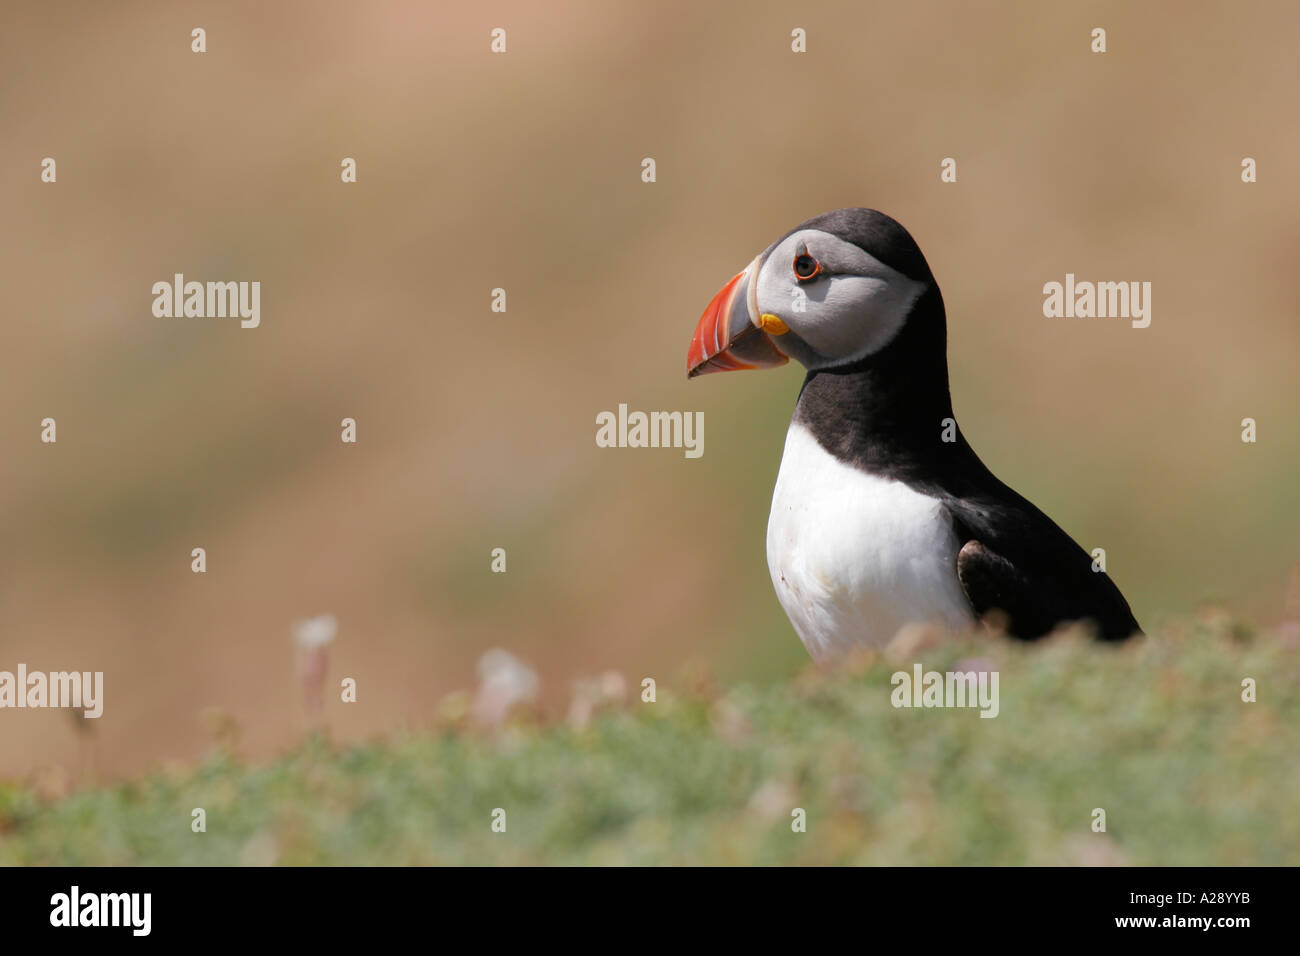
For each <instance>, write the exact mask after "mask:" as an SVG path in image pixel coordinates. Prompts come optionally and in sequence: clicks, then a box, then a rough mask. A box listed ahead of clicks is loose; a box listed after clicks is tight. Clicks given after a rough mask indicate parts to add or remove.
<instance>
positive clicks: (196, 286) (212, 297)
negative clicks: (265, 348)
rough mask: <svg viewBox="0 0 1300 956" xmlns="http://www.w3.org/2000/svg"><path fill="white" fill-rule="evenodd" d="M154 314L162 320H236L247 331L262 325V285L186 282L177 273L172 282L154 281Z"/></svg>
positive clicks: (181, 275) (255, 283) (250, 283)
mask: <svg viewBox="0 0 1300 956" xmlns="http://www.w3.org/2000/svg"><path fill="white" fill-rule="evenodd" d="M152 292H153V295H154V300H153V314H154V315H155V316H157V317H158V318H160V319H179V318H186V319H226V318H230V319H234V318H237V319H239V320H240V322H239V325H240V327H241V328H245V329H255V328H257V327H258V326H259V325H260V324H261V322H262V283H260V282H207V283H204V282H186V281H185V276H184V275H183V274H182V273H180V272H178V273H176V274H175V275H174V276H172V281H171V282H165V281H164V282H155V283H154V284H153V289H152Z"/></svg>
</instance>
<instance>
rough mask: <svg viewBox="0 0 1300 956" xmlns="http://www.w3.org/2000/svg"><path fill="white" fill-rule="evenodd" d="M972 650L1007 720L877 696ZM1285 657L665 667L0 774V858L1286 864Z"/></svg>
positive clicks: (1293, 769)
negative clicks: (798, 812)
mask: <svg viewBox="0 0 1300 956" xmlns="http://www.w3.org/2000/svg"><path fill="white" fill-rule="evenodd" d="M973 656H981V657H985V658H990V659H992V660H993V661H994V662H995V663H996V666H997V669H998V671H999V673H1000V698H1001V699H1000V704H1001V713H1000V715H999V716H998V717H997V718H996V719H991V720H990V719H981V718H980V717H979V716H978V712H977V711H975V710H937V709H935V710H917V709H894V708H893V707H892V706H891V704H890V675H891V674H892V673H893V672H894V671H896V670H900V669H902V670H910V669H911V665H912V662H913V661H914V660H919V661H921V662H922V663H923V664H924V666H925V668H926V669H935V670H945V669H948V668H949V667H950V665H952V664H954V663H956V662H958V661H961V660H962V659H964V658H970V657H973ZM1244 677H1253V678H1255V680H1256V681H1257V682H1258V697H1259V699H1258V702H1257V703H1244V702H1242V700H1241V680H1242V678H1244ZM1298 678H1300V660H1298V659H1297V654H1296V638H1295V637H1294V636H1291V637H1284V636H1282V635H1280V634H1250V633H1246V632H1244V631H1243V630H1242V629H1240V628H1234V627H1232V626H1231V625H1229V624H1228V623H1226V622H1224V621H1222V620H1203V621H1199V622H1194V623H1193V622H1184V623H1176V624H1171V625H1169V626H1166V627H1164V628H1162V629H1160V631H1159V633H1157V634H1156V635H1154V636H1151V637H1148V638H1147V639H1145V640H1142V641H1140V642H1136V643H1133V644H1131V645H1129V646H1126V647H1124V648H1118V649H1117V648H1111V647H1103V646H1098V645H1095V644H1091V643H1088V642H1086V641H1084V640H1081V639H1079V638H1078V637H1076V636H1072V635H1066V636H1063V637H1058V638H1054V639H1052V640H1050V641H1048V642H1045V643H1042V644H1039V645H1036V646H1025V645H1018V644H1014V643H1011V642H1006V641H1001V640H995V639H992V638H988V637H979V636H971V637H968V638H963V639H961V640H959V641H955V642H951V643H943V644H939V645H937V646H928V647H921V648H919V649H918V648H912V649H910V650H909V649H905V648H902V647H899V646H898V645H897V644H896V645H895V647H894V649H893V650H891V651H890V652H886V653H885V654H883V655H879V656H873V657H870V658H867V659H863V660H861V661H859V662H858V663H857V665H856V666H854V667H852V668H850V669H846V670H845V671H843V672H841V673H839V674H837V675H834V676H831V677H824V676H821V675H817V674H812V673H809V674H806V675H804V676H801V677H800V678H798V679H796V680H794V681H791V682H787V683H784V684H778V685H775V686H770V687H764V688H758V687H753V686H739V687H735V688H731V689H729V690H725V691H723V690H719V691H712V692H711V691H691V690H688V689H686V688H684V687H676V688H675V687H673V686H670V683H671V682H669V681H667V680H664V681H661V683H660V685H659V697H658V701H657V702H656V703H642V702H641V701H640V700H639V698H636V699H634V700H632V701H630V702H628V703H625V704H624V705H622V706H621V707H616V708H611V709H608V710H606V711H604V712H602V713H600V714H598V715H597V716H596V717H595V718H594V719H593V720H592V721H591V723H590V724H589V725H588V726H587V727H586V728H584V729H581V730H579V729H574V728H572V727H570V726H568V725H567V724H563V723H560V724H550V725H546V724H542V723H540V722H537V721H535V720H531V719H525V720H524V721H523V722H521V723H517V724H515V725H512V726H509V727H506V728H504V729H502V730H501V731H498V732H496V733H494V734H485V733H478V732H474V731H472V730H469V729H466V728H463V727H459V726H450V725H449V726H443V727H438V728H431V729H428V730H425V731H421V732H418V733H417V732H412V733H406V734H402V735H399V736H394V737H392V738H389V739H386V740H384V741H381V742H376V743H370V744H366V745H358V746H349V747H334V746H332V745H331V744H330V743H329V742H328V741H327V740H325V739H324V738H322V737H314V738H312V739H310V740H308V741H306V742H305V743H304V744H303V745H302V746H301V747H300V748H299V749H297V750H295V751H294V752H292V753H288V754H286V755H284V756H283V757H281V758H279V759H276V760H274V761H272V762H271V763H269V764H265V765H257V766H247V765H244V764H243V763H241V762H240V761H238V760H237V759H235V758H234V757H232V756H231V755H229V754H226V753H223V752H220V751H218V752H214V753H213V754H212V755H211V756H210V757H209V758H208V759H207V760H206V761H205V762H204V763H203V764H202V765H200V766H198V767H195V768H192V769H187V770H172V771H169V772H165V773H164V772H159V773H156V774H153V775H151V776H148V777H147V778H144V779H141V780H139V781H135V782H130V783H125V784H119V785H113V786H105V787H102V788H90V789H84V790H80V791H77V792H74V793H72V794H70V795H68V796H66V797H64V798H63V799H60V800H57V801H54V802H48V803H47V802H44V801H43V800H42V798H41V797H40V796H39V795H38V794H37V792H36V791H35V790H33V789H32V788H30V787H28V786H25V785H18V784H12V783H11V784H0V863H3V864H11V865H12V864H181V865H189V864H239V863H246V864H247V863H266V862H279V863H282V864H508V863H526V864H612V863H646V864H665V863H675V864H695V863H721V864H749V863H757V864H777V863H801V864H815V863H853V864H1048V865H1052V864H1091V863H1133V864H1297V863H1300V757H1298V755H1300V694H1297V692H1296V688H1297V686H1300V681H1298ZM796 806H797V807H802V808H803V809H804V810H805V811H806V812H807V832H804V833H796V832H793V831H792V829H791V825H790V823H791V817H790V811H791V809H792V808H794V807H796ZM195 807H203V808H204V809H205V810H206V812H207V832H205V833H193V832H191V829H190V820H191V810H192V809H193V808H195ZM496 807H501V808H504V809H505V810H506V813H507V817H506V820H507V829H506V832H505V833H494V832H492V830H491V827H490V822H491V814H492V811H493V809H494V808H496ZM1095 807H1101V808H1104V809H1105V811H1106V814H1107V832H1105V833H1104V834H1103V833H1094V832H1093V831H1092V829H1091V825H1090V824H1091V821H1092V811H1093V808H1095Z"/></svg>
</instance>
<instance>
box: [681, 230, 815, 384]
mask: <svg viewBox="0 0 1300 956" xmlns="http://www.w3.org/2000/svg"><path fill="white" fill-rule="evenodd" d="M762 258H763V257H762V256H758V257H756V258H755V259H754V261H753V262H751V263H750V264H749V266H748V267H747V268H746V269H745V271H744V272H742V273H740V275H738V276H736V277H735V278H734V279H732V280H731V281H730V282H728V283H727V284H726V285H724V286H723V287H722V291H721V292H719V293H718V294H717V295H715V296H714V297H713V301H712V302H710V303H709V307H708V308H707V309H705V310H704V314H703V315H702V316H700V324H699V325H697V326H696V327H695V335H694V336H692V337H691V347H690V349H688V350H687V352H686V376H687V378H694V377H695V376H696V375H706V374H708V373H709V372H732V371H735V370H737V369H742V368H775V367H776V366H778V365H784V364H785V363H786V362H788V361H790V359H789V357H788V356H787V355H785V353H783V352H782V351H781V350H780V349H779V348H777V345H776V342H775V341H774V340H773V339H772V337H771V336H770V335H768V334H767V332H765V331H764V330H763V329H762V328H760V327H759V322H760V317H759V314H758V288H757V284H758V267H759V266H760V265H761V260H762ZM769 318H774V317H769ZM780 327H781V328H782V329H784V326H780Z"/></svg>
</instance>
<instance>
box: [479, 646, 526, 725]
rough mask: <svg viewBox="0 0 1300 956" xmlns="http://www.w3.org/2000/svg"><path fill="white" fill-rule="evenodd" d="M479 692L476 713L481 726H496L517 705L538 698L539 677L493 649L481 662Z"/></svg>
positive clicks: (518, 662) (522, 664)
mask: <svg viewBox="0 0 1300 956" xmlns="http://www.w3.org/2000/svg"><path fill="white" fill-rule="evenodd" d="M478 676H479V681H480V683H479V688H478V692H477V693H476V694H475V695H474V704H473V710H474V714H475V716H476V717H477V719H478V720H479V722H480V723H483V724H487V725H489V726H496V725H498V724H500V723H501V722H502V721H503V720H505V718H506V716H507V715H508V714H509V712H510V709H511V708H512V707H514V706H515V705H516V704H522V703H527V702H530V701H532V700H534V699H535V698H536V697H537V692H538V689H539V687H540V683H541V682H540V681H539V680H538V679H537V673H536V672H535V671H533V669H532V668H530V667H529V666H528V665H527V664H525V663H523V662H522V661H521V660H519V658H517V657H515V656H514V655H513V654H511V653H510V652H509V651H503V650H501V649H500V648H493V649H492V650H490V651H488V652H486V653H485V654H484V655H483V656H482V657H481V658H479V662H478Z"/></svg>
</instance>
